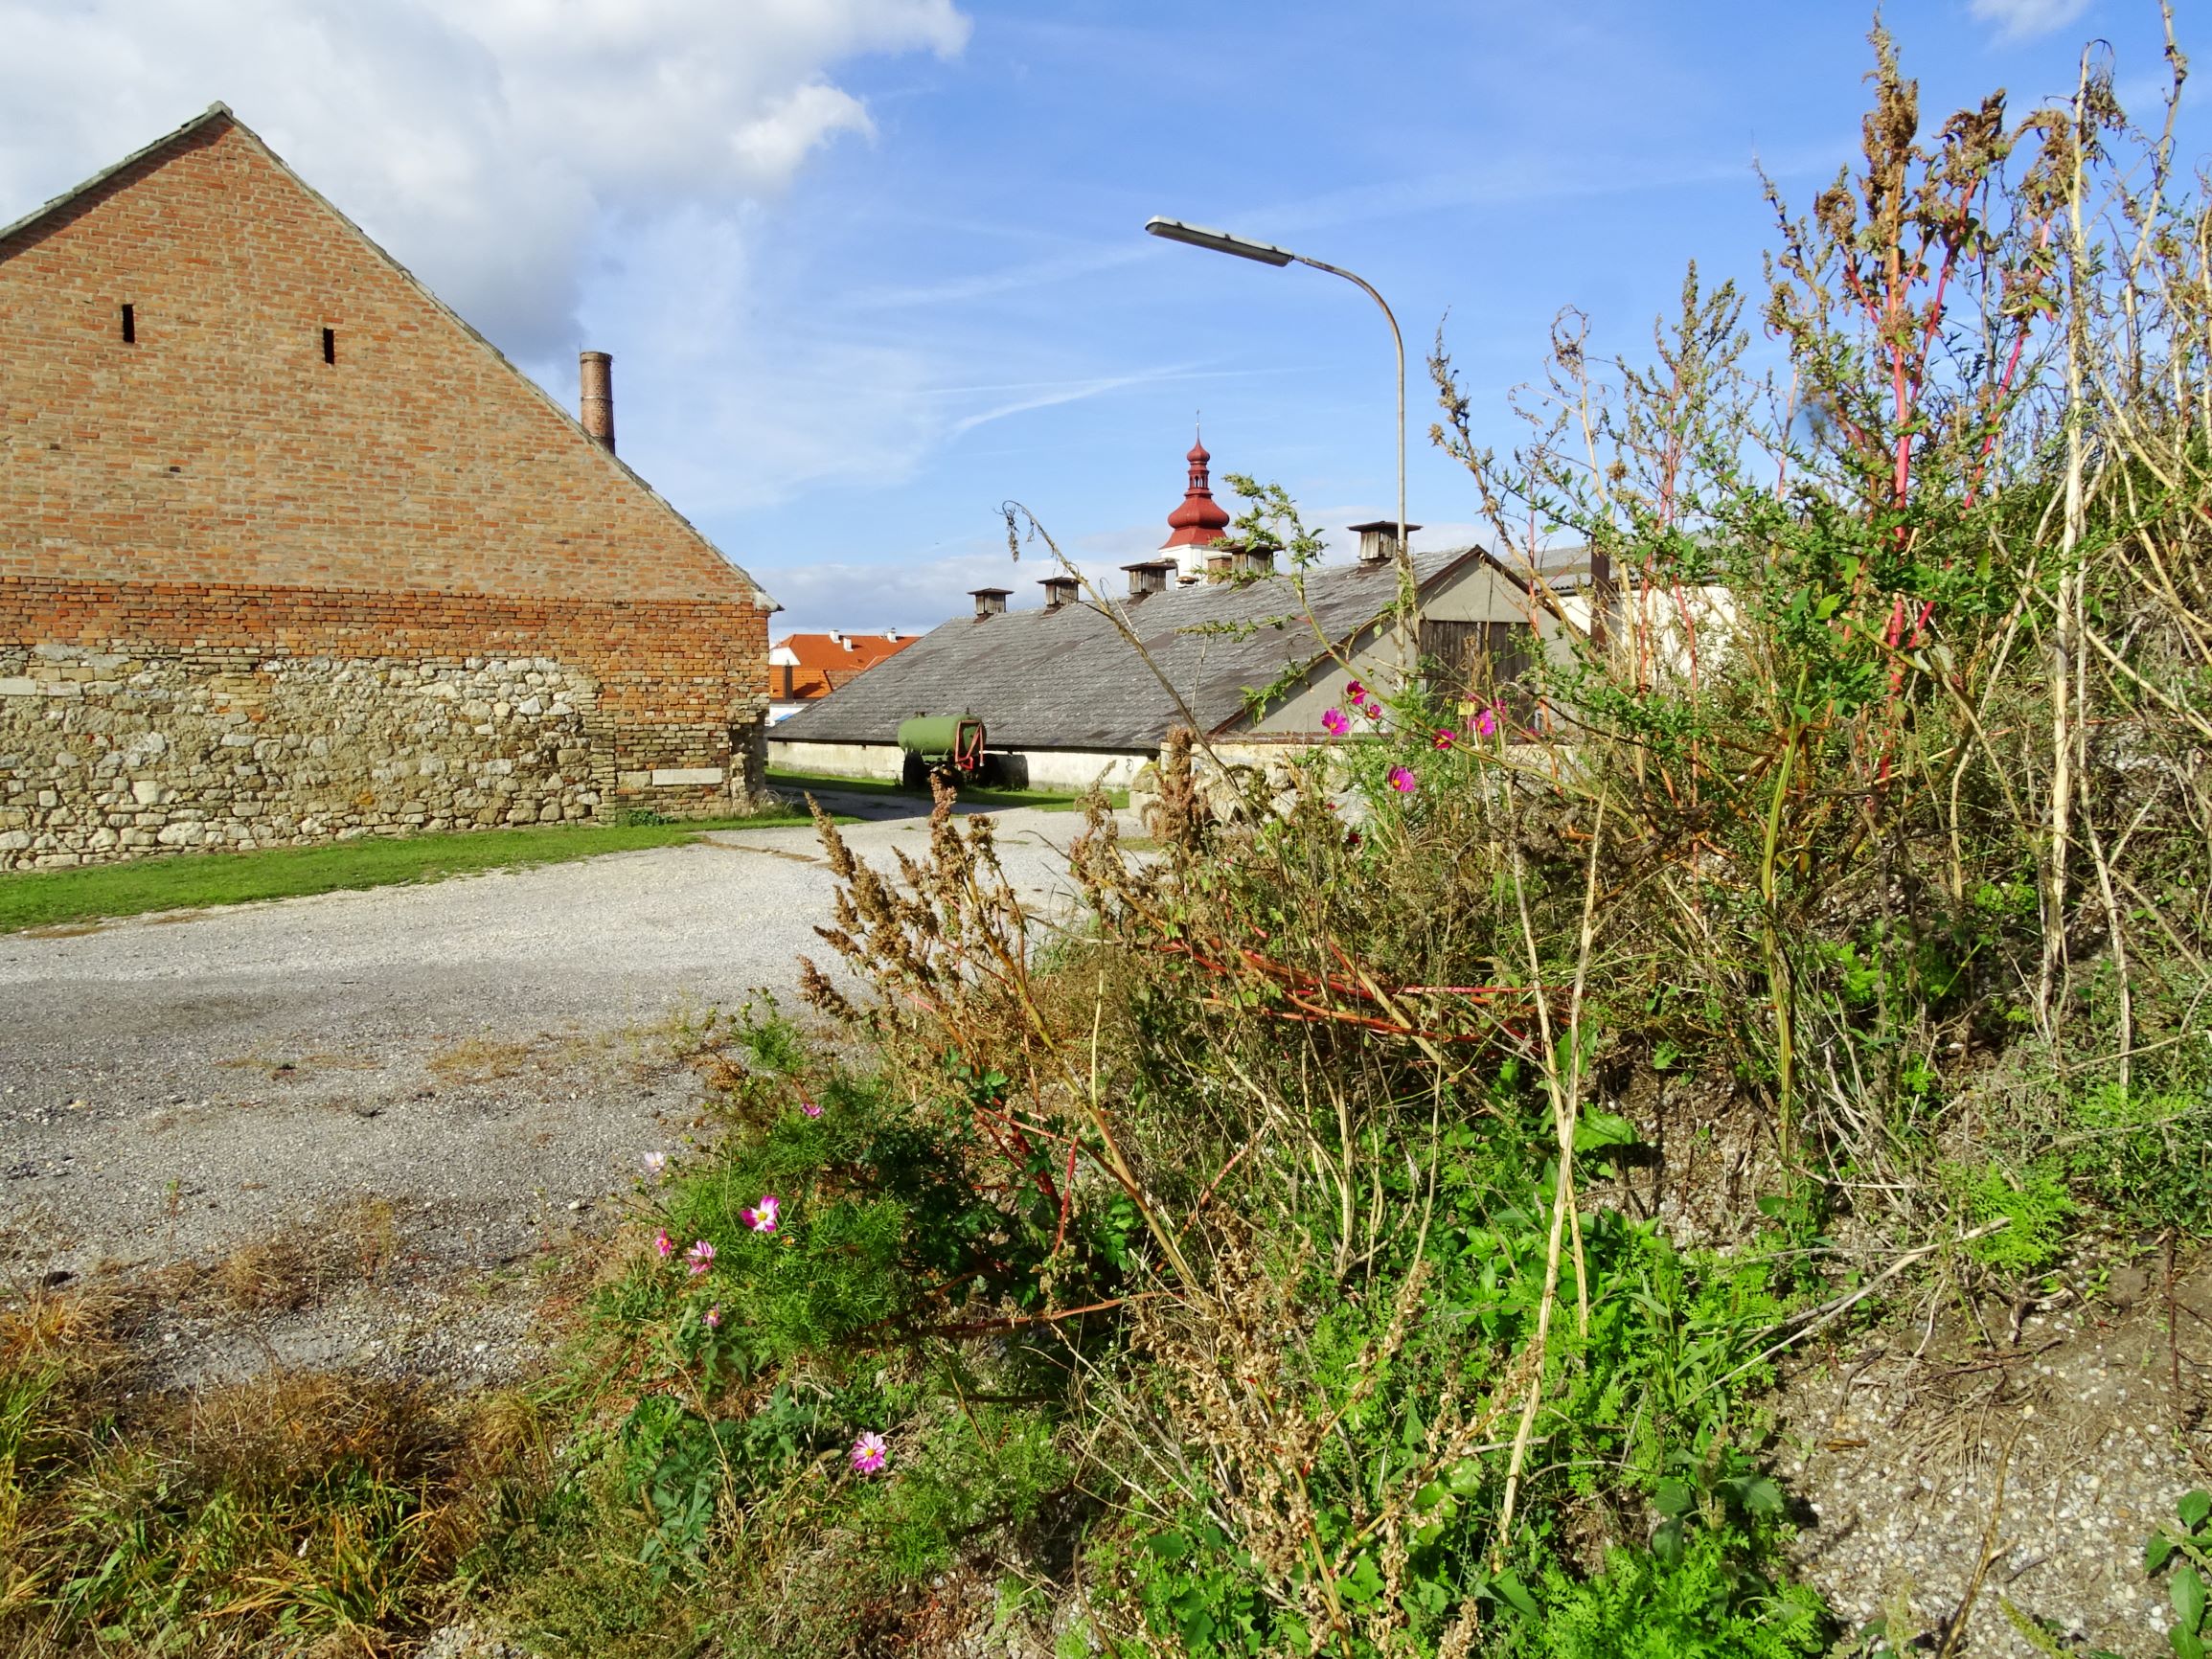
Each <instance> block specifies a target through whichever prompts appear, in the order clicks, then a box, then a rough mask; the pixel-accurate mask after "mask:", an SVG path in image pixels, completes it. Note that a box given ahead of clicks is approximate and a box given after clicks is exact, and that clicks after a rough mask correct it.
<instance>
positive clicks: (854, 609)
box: [746, 541, 1045, 639]
mask: <svg viewBox="0 0 2212 1659" xmlns="http://www.w3.org/2000/svg"><path fill="white" fill-rule="evenodd" d="M1029 562H1030V561H1029V560H1028V558H1026V557H1025V558H1023V559H1022V561H1021V563H1020V564H1018V565H1015V564H1013V563H1011V562H1009V560H1008V558H1007V557H1006V544H1005V543H1004V542H1003V541H1002V542H999V543H998V544H996V545H995V546H990V545H987V544H985V543H983V542H981V541H978V542H976V543H974V544H972V545H970V546H969V547H968V548H966V549H964V550H963V551H961V552H959V553H953V554H942V555H939V556H938V557H934V558H931V557H921V558H902V559H899V560H897V561H895V562H892V563H887V564H848V563H838V562H833V561H831V560H826V559H822V560H813V561H810V562H809V563H806V564H787V565H776V564H752V565H747V566H746V569H747V570H748V571H750V572H751V574H752V575H753V577H754V578H755V579H756V580H759V581H760V583H761V585H762V586H764V587H765V588H766V589H767V590H768V592H770V593H772V594H774V595H775V596H776V599H777V601H778V602H780V603H781V604H782V605H783V607H784V608H783V609H782V610H781V611H779V612H777V613H776V615H775V616H774V617H772V618H770V619H769V622H768V631H769V633H770V634H771V635H773V636H774V637H776V638H778V639H781V638H782V637H783V636H784V635H786V634H787V633H813V632H819V631H821V630H824V629H827V628H842V629H844V630H846V631H848V632H851V633H881V632H883V631H884V630H885V629H887V628H898V629H900V630H901V632H904V633H927V632H928V631H929V630H930V629H931V628H933V627H935V626H936V625H938V624H939V623H941V622H944V621H946V619H947V618H950V617H955V616H964V615H966V614H967V613H968V612H969V610H970V609H971V608H972V604H973V602H972V601H970V600H969V598H968V593H969V589H971V588H978V587H1010V588H1013V589H1015V599H1014V602H1015V604H1016V605H1024V604H1029V603H1034V602H1035V601H1034V600H1033V599H1031V597H1030V596H1031V595H1034V594H1035V593H1036V592H1037V589H1036V587H1035V586H1034V585H1031V584H1033V583H1034V582H1035V581H1037V580H1040V579H1041V578H1042V577H1043V576H1044V572H1045V567H1044V565H1043V564H1042V563H1041V562H1040V563H1039V564H1038V568H1037V570H1036V571H1034V572H1030V571H1029ZM1025 573H1026V574H1025Z"/></svg>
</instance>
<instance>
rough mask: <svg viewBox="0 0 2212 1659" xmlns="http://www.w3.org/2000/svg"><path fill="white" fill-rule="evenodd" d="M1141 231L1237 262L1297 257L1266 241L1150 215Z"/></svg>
mask: <svg viewBox="0 0 2212 1659" xmlns="http://www.w3.org/2000/svg"><path fill="white" fill-rule="evenodd" d="M1145 229H1146V230H1147V231H1148V232H1150V233H1151V234H1152V235H1153V236H1155V237H1163V238H1165V239H1167V240H1169V241H1171V242H1188V243H1190V245H1191V246H1192V247H1194V248H1211V249H1213V250H1214V252H1216V253H1217V254H1235V255H1236V256H1237V257H1238V258H1239V259H1241V260H1257V261H1260V263H1262V264H1264V265H1287V264H1288V263H1289V262H1290V261H1292V260H1294V259H1296V258H1297V257H1298V256H1297V255H1296V254H1294V253H1292V252H1291V251H1290V250H1289V249H1288V248H1278V247H1274V246H1272V245H1270V244H1269V243H1266V242H1249V241H1246V240H1245V239H1243V237H1233V236H1231V235H1230V234H1229V233H1228V232H1227V231H1211V230H1208V229H1206V228H1205V227H1204V226H1203V225H1187V224H1185V223H1183V221H1182V220H1181V219H1164V218H1160V217H1157V216H1154V217H1152V218H1149V219H1147V220H1145Z"/></svg>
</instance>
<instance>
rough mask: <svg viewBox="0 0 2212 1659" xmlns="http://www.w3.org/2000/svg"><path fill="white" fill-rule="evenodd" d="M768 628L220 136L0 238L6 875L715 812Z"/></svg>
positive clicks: (303, 191) (432, 305) (144, 154)
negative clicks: (614, 815) (188, 849)
mask: <svg viewBox="0 0 2212 1659" xmlns="http://www.w3.org/2000/svg"><path fill="white" fill-rule="evenodd" d="M772 608H773V602H772V601H770V600H768V599H767V598H766V596H765V595H764V594H762V593H761V592H760V590H759V589H758V587H757V586H756V585H755V584H754V583H753V582H752V581H751V580H750V579H749V578H747V577H746V576H745V575H744V573H743V572H742V571H741V570H739V569H738V568H737V567H735V566H734V565H732V564H731V563H730V562H729V561H728V560H727V559H725V558H724V557H722V556H721V555H720V553H719V552H718V551H717V550H716V549H715V548H714V546H713V545H712V544H711V543H709V542H708V541H707V540H706V539H705V538H704V537H703V536H701V535H700V534H698V532H697V531H696V530H695V529H694V528H693V527H692V526H691V525H690V524H689V523H687V522H686V521H685V520H684V519H683V518H682V517H681V516H680V515H679V514H678V513H677V512H676V511H674V509H673V508H672V507H671V506H670V505H669V504H668V503H667V502H665V501H663V500H661V499H660V497H659V496H657V495H656V494H654V493H653V492H652V491H651V490H650V489H649V488H648V487H647V486H646V485H645V484H644V483H643V481H642V480H640V479H639V478H637V476H636V475H635V474H634V473H633V472H631V471H630V469H629V468H628V467H627V466H624V465H623V464H622V463H621V462H620V461H618V460H617V459H616V458H615V457H614V456H613V455H612V454H610V453H609V452H608V451H607V450H606V449H604V448H603V447H602V446H600V445H599V444H597V443H593V442H592V441H591V440H590V439H589V438H587V437H586V436H585V435H584V433H583V431H582V428H581V427H579V426H578V424H577V423H576V422H575V421H574V420H572V419H570V418H569V416H568V415H567V414H566V412H565V411H563V410H562V409H560V407H559V405H558V404H556V403H555V402H554V401H553V400H552V399H551V398H547V397H546V396H545V395H544V394H543V393H542V392H541V391H540V390H539V389H538V388H537V387H536V385H535V384H534V383H532V382H531V381H530V380H529V379H528V378H527V377H526V376H524V375H521V374H520V373H519V372H517V371H516V370H515V369H514V368H513V365H512V364H510V363H509V362H507V360H506V359H505V358H504V357H502V356H501V355H500V354H499V353H498V352H496V351H494V350H493V349H492V348H491V347H490V345H489V344H488V343H487V342H486V341H484V340H483V339H482V338H481V337H480V336H479V335H477V334H476V333H475V332H474V331H473V330H470V329H469V328H467V325H466V324H464V323H463V322H461V320H460V319H459V318H457V317H456V316H454V314H453V313H452V312H451V311H449V310H448V309H446V307H444V306H443V305H442V304H440V303H439V302H438V301H437V300H436V299H435V297H434V296H432V295H431V294H430V293H429V292H428V291H427V290H426V289H424V288H423V287H422V285H421V284H419V283H417V282H416V281H415V280H414V278H412V277H411V276H410V275H408V274H407V272H406V271H404V270H403V269H402V268H401V267H399V265H398V264H397V263H395V262H394V261H391V260H390V259H389V258H388V257H387V256H386V255H384V254H383V253H382V252H381V250H379V249H378V248H376V245H375V244H374V243H373V242H371V241H370V240H369V239H367V238H366V237H365V236H364V235H362V234H361V233H360V232H359V230H358V229H356V228H355V227H354V226H353V224H352V223H351V221H349V220H347V219H346V218H345V217H344V216H343V215H341V214H339V213H338V212H337V211H336V210H335V209H334V208H332V207H331V206H330V204H328V203H326V202H325V201H323V199H322V198H321V197H320V196H318V195H317V194H316V193H314V192H313V191H312V190H311V189H309V188H308V186H307V185H306V184H304V183H303V182H302V181H301V180H300V179H299V178H298V177H297V176H296V175H295V174H293V173H292V172H291V170H289V169H288V168H286V167H285V165H284V163H283V162H281V161H280V160H278V159H277V157H276V156H275V155H274V154H273V153H271V152H270V151H269V150H268V148H266V147H265V146H264V145H263V144H262V142H261V141H260V140H259V139H258V138H257V137H255V136H254V135H253V134H252V133H251V132H250V131H249V130H247V129H246V128H245V127H244V126H243V125H240V124H239V122H238V121H237V120H236V119H235V118H234V117H232V116H231V115H230V113H229V112H228V111H227V110H225V109H223V108H221V106H219V105H218V106H217V108H215V109H213V110H211V111H209V112H208V114H206V115H205V116H202V117H200V118H198V119H197V120H195V121H194V122H192V123H188V124H187V125H185V126H184V127H182V128H179V129H178V130H177V131H176V132H174V133H172V134H171V135H169V137H168V138H166V139H164V140H162V141H160V142H159V143H157V144H155V145H154V146H151V147H149V148H148V149H147V150H144V151H141V152H140V153H139V154H137V155H135V156H133V157H131V158H129V159H128V160H127V161H125V162H124V163H122V164H120V165H119V166H118V167H116V168H114V169H111V170H109V171H108V172H106V173H104V174H103V175H101V176H100V177H99V178H96V179H94V180H93V181H91V182H90V183H88V184H87V185H85V186H82V187H80V189H79V190H77V191H75V192H73V193H70V194H69V195H66V196H64V197H62V198H59V199H58V200H57V201H56V202H54V203H52V204H49V206H48V207H46V208H45V209H43V210H41V211H40V212H38V213H36V214H34V215H33V216H31V217H29V218H27V219H25V220H23V221H20V222H19V223H18V224H16V225H14V226H12V227H10V228H9V229H8V230H6V231H0V866H4V865H9V864H14V865H24V864H33V865H36V864H61V863H71V862H78V861H80V860H83V859H91V858H102V857H115V856H123V855H127V854H128V853H130V852H135V851H141V850H148V849H153V848H158V847H164V846H170V847H181V846H204V845H234V846H235V845H260V844H268V843H272V842H286V841H304V840H313V839H317V838H320V837H323V836H329V835H341V834H346V833H352V832H359V831H361V830H382V831H391V830H408V829H417V828H459V827H467V826H470V825H479V824H492V823H519V822H549V821H556V820H559V819H567V818H580V817H591V816H603V815H604V814H606V813H607V812H609V811H610V810H615V809H618V808H620V807H623V806H625V805H634V806H647V807H652V808H653V809H656V810H660V811H673V812H695V813H696V812H700V811H709V810H717V809H722V810H726V809H728V807H729V805H730V804H731V803H732V801H733V799H734V798H741V797H744V796H747V795H749V794H750V793H751V792H752V791H753V790H754V789H755V788H756V787H757V786H758V781H759V780H758V755H759V753H760V741H759V728H760V724H761V721H762V718H763V716H764V712H765V706H766V690H767V684H766V679H767V670H766V654H767V651H766V618H767V613H768V611H769V610H771V609H772Z"/></svg>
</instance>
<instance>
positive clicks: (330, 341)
mask: <svg viewBox="0 0 2212 1659" xmlns="http://www.w3.org/2000/svg"><path fill="white" fill-rule="evenodd" d="M337 360H338V330H335V329H325V330H323V361H324V362H326V363H335V362H336V361H337Z"/></svg>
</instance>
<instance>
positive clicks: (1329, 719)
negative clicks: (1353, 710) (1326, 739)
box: [1321, 709, 1352, 738]
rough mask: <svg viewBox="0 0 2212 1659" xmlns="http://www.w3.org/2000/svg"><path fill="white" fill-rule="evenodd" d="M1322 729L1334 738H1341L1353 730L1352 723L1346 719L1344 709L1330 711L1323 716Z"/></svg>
mask: <svg viewBox="0 0 2212 1659" xmlns="http://www.w3.org/2000/svg"><path fill="white" fill-rule="evenodd" d="M1321 729H1322V730H1323V731H1324V732H1327V733H1328V734H1329V735H1330V736H1331V737H1332V738H1341V737H1342V736H1343V735H1344V734H1345V733H1346V732H1349V731H1350V730H1351V729H1352V722H1351V721H1350V720H1347V719H1346V718H1345V717H1344V711H1343V710H1342V709H1330V710H1327V711H1326V712H1324V713H1323V715H1322V716H1321Z"/></svg>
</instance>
